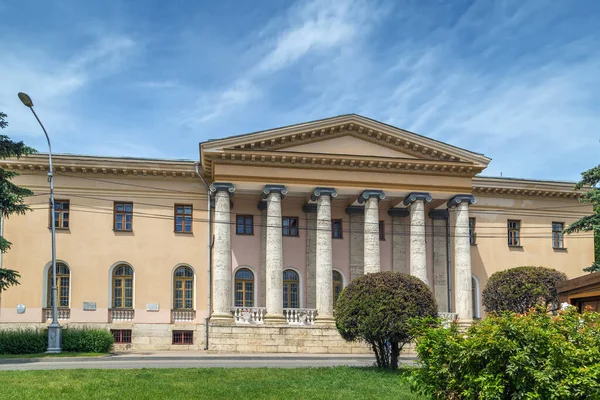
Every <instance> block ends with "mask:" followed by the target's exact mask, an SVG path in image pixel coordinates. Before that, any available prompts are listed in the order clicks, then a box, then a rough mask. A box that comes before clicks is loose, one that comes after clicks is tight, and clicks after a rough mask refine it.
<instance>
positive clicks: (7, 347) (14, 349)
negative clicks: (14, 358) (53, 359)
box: [0, 329, 48, 354]
mask: <svg viewBox="0 0 600 400" xmlns="http://www.w3.org/2000/svg"><path fill="white" fill-rule="evenodd" d="M47 347H48V331H47V330H46V329H44V330H35V329H21V330H16V331H4V330H0V354H35V353H43V352H45V351H46V348H47Z"/></svg>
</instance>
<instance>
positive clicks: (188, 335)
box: [171, 329, 194, 345]
mask: <svg viewBox="0 0 600 400" xmlns="http://www.w3.org/2000/svg"><path fill="white" fill-rule="evenodd" d="M178 337H179V338H178ZM186 340H189V341H186ZM171 344H176V345H186V344H188V345H189V344H194V331H193V330H189V329H177V330H173V331H171Z"/></svg>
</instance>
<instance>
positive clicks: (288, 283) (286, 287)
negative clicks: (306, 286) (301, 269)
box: [281, 268, 302, 308]
mask: <svg viewBox="0 0 600 400" xmlns="http://www.w3.org/2000/svg"><path fill="white" fill-rule="evenodd" d="M288 271H290V272H293V273H294V274H296V279H295V280H292V279H285V273H286V272H288ZM282 278H283V285H282V288H281V290H282V293H281V295H282V297H283V304H282V305H283V308H300V307H301V302H300V293H301V290H302V289H301V288H300V274H299V273H298V271H296V270H293V269H291V268H286V269H285V270H284V271H283V277H282ZM294 284H296V293H295V294H296V296H297V297H296V307H292V305H293V303H292V295H293V294H294V293H293V292H292V285H294ZM286 292H287V295H286ZM286 301H287V303H288V304H287V307H286V306H285V302H286Z"/></svg>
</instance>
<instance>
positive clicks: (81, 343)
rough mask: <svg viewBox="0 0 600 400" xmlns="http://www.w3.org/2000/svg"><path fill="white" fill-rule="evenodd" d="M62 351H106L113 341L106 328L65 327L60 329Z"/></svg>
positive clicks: (108, 350) (109, 349)
mask: <svg viewBox="0 0 600 400" xmlns="http://www.w3.org/2000/svg"><path fill="white" fill-rule="evenodd" d="M62 334H63V338H62V347H63V348H62V349H63V351H73V352H78V353H108V352H110V351H111V350H112V345H113V343H114V338H113V335H112V334H111V333H110V332H109V331H107V330H106V329H87V328H65V329H63V331H62Z"/></svg>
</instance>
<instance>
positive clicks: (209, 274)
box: [194, 162, 213, 350]
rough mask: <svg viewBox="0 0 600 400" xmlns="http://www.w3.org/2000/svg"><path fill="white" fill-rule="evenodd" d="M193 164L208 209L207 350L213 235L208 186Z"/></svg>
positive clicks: (205, 319)
mask: <svg viewBox="0 0 600 400" xmlns="http://www.w3.org/2000/svg"><path fill="white" fill-rule="evenodd" d="M194 166H195V167H196V175H198V177H199V178H200V179H201V180H202V183H204V186H206V209H207V210H208V218H207V222H206V224H207V231H208V237H207V241H208V246H207V247H208V248H207V250H208V260H207V261H208V263H207V265H208V271H207V272H208V274H207V275H208V292H207V293H208V302H207V303H208V306H207V314H206V317H204V350H208V321H209V320H210V312H211V308H212V304H211V300H212V298H211V290H212V245H213V237H212V224H211V218H210V216H211V208H210V187H209V185H208V183H206V180H205V179H204V177H203V176H202V174H201V172H200V163H199V162H197V163H195V164H194Z"/></svg>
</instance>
